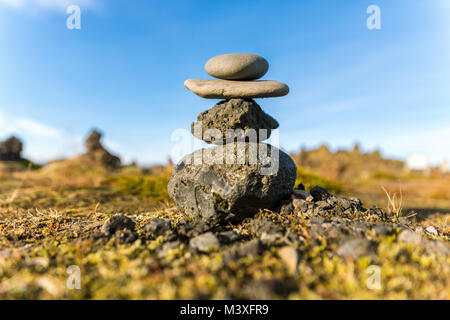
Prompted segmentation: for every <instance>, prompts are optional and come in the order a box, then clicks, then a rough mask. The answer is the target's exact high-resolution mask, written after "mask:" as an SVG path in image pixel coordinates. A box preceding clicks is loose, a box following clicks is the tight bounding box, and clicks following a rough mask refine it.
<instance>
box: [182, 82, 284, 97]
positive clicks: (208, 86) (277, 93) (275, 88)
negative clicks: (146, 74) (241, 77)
mask: <svg viewBox="0 0 450 320" xmlns="http://www.w3.org/2000/svg"><path fill="white" fill-rule="evenodd" d="M184 86H185V87H186V88H187V89H188V90H190V91H192V92H193V93H195V94H196V95H198V96H200V97H202V98H206V99H233V98H242V99H254V98H271V97H282V96H285V95H287V94H288V93H289V87H288V86H287V85H286V84H284V83H282V82H278V81H231V80H205V79H188V80H186V81H185V82H184Z"/></svg>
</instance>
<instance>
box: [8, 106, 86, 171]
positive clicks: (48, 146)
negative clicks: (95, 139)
mask: <svg viewBox="0 0 450 320" xmlns="http://www.w3.org/2000/svg"><path fill="white" fill-rule="evenodd" d="M12 135H15V136H18V137H19V138H20V139H22V140H23V142H24V145H25V148H24V156H25V157H27V158H29V159H31V160H33V161H37V162H42V163H43V162H47V161H50V160H53V159H55V158H63V157H72V156H75V155H76V154H79V153H81V152H82V150H83V144H82V141H83V139H82V138H81V137H74V136H73V135H71V134H69V133H67V132H66V131H64V130H61V129H59V128H55V127H52V126H50V125H48V124H45V123H41V122H38V121H36V120H34V119H29V118H17V117H12V116H7V115H5V114H3V113H2V111H1V110H0V140H1V139H4V138H7V137H9V136H12Z"/></svg>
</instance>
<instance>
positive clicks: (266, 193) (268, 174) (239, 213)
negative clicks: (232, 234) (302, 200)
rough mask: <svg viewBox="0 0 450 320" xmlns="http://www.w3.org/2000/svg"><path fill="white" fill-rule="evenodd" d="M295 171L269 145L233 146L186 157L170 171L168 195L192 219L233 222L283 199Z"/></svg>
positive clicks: (211, 149)
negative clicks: (171, 172)
mask: <svg viewBox="0 0 450 320" xmlns="http://www.w3.org/2000/svg"><path fill="white" fill-rule="evenodd" d="M243 150H245V152H242V151H243ZM237 155H238V156H237ZM233 158H234V162H233ZM296 170H297V168H296V166H295V164H294V162H293V161H292V159H291V158H290V157H289V156H288V155H287V154H286V153H284V152H282V151H281V150H279V149H277V148H275V147H273V146H271V145H268V144H264V143H243V142H242V143H234V144H229V145H224V146H217V147H214V148H206V149H201V150H197V151H196V152H194V153H192V154H190V155H188V156H186V157H185V158H184V159H183V160H182V161H181V162H180V163H179V164H178V165H177V166H176V167H175V169H174V172H173V175H172V178H171V180H170V182H169V184H168V192H169V196H170V197H171V198H172V199H173V200H174V201H175V203H176V204H177V206H178V208H180V209H181V210H184V211H185V213H186V214H188V215H189V216H191V217H192V218H194V219H202V220H206V221H211V222H224V221H239V220H242V219H244V218H246V217H249V216H252V215H253V214H255V213H256V212H258V210H259V209H262V208H269V209H270V208H274V207H275V206H277V205H279V204H280V202H281V201H282V200H283V199H286V198H288V197H289V196H290V195H291V193H292V188H293V186H294V183H295V178H296Z"/></svg>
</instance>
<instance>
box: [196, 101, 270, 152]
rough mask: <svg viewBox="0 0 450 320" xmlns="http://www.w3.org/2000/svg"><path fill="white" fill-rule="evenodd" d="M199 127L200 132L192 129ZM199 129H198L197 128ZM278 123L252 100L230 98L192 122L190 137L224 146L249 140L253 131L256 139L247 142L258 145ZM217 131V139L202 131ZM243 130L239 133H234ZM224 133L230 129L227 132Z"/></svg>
mask: <svg viewBox="0 0 450 320" xmlns="http://www.w3.org/2000/svg"><path fill="white" fill-rule="evenodd" d="M196 125H200V126H201V130H195V126H196ZM200 126H199V128H200ZM278 126H279V124H278V122H277V121H276V120H275V119H273V118H272V117H271V116H269V115H268V114H266V113H265V112H264V111H263V110H262V109H261V107H260V106H259V105H258V104H257V103H256V102H255V101H253V100H244V99H230V100H224V101H221V102H219V103H218V104H216V105H215V106H214V107H212V108H211V109H209V110H207V111H204V112H202V113H201V114H200V115H199V116H198V118H197V122H194V123H192V125H191V132H192V134H193V135H194V136H195V137H196V138H198V139H200V140H203V141H205V142H207V143H215V144H219V145H220V144H225V143H226V142H227V138H228V142H233V141H245V139H247V141H249V139H252V138H249V136H250V137H251V136H252V134H251V133H249V130H250V129H254V130H255V131H253V132H254V133H256V135H255V137H256V139H257V140H250V142H261V141H264V140H266V139H268V138H269V137H270V134H271V133H272V130H274V129H277V128H278ZM211 129H216V130H218V131H216V132H219V131H220V134H221V137H222V139H220V140H219V139H217V136H215V135H214V134H213V135H211V134H205V131H207V130H211ZM235 129H242V130H235ZM260 129H266V130H267V135H266V136H261V139H260V137H259V131H258V130H260ZM227 130H229V131H228V132H227Z"/></svg>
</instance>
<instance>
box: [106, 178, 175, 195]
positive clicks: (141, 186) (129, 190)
mask: <svg viewBox="0 0 450 320" xmlns="http://www.w3.org/2000/svg"><path fill="white" fill-rule="evenodd" d="M169 180H170V177H167V176H163V175H162V176H156V177H153V176H116V177H112V178H110V179H108V180H107V183H110V184H111V185H112V187H114V188H115V189H116V190H118V191H119V192H122V193H125V194H132V195H139V196H144V197H152V198H156V199H160V200H169V195H168V193H167V184H168V182H169Z"/></svg>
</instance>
